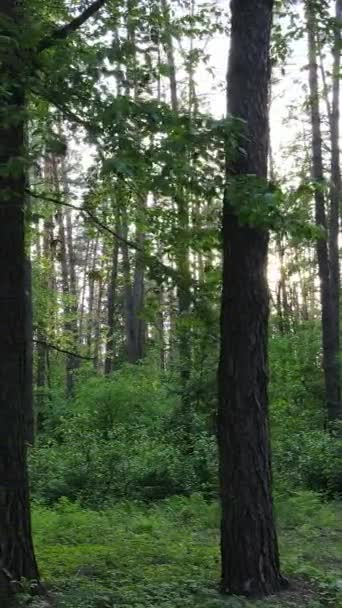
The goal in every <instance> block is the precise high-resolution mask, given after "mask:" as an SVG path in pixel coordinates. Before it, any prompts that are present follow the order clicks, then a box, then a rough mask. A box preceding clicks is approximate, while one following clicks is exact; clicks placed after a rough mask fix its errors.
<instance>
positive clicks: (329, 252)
mask: <svg viewBox="0 0 342 608" xmlns="http://www.w3.org/2000/svg"><path fill="white" fill-rule="evenodd" d="M316 10H317V5H316V3H315V2H313V1H312V0H307V2H306V19H307V32H308V55H309V88H310V111H311V132H312V165H311V173H312V179H313V180H314V182H315V215H316V224H317V225H318V226H320V227H321V228H322V229H323V230H324V235H322V237H321V238H319V239H318V240H317V261H318V274H319V279H320V295H321V318H322V340H323V369H324V378H325V394H326V403H327V414H328V419H329V420H330V422H333V421H335V420H336V419H337V418H339V417H340V416H341V414H342V409H341V378H340V364H339V259H338V231H339V208H338V207H339V200H338V198H339V195H338V179H337V183H336V184H335V183H334V185H333V188H332V198H331V210H330V226H329V225H328V220H327V213H326V200H325V194H324V189H323V185H324V164H323V141H322V127H321V122H322V121H321V112H320V98H319V79H318V65H317V57H318V48H317V21H316ZM335 103H336V93H334V104H335ZM334 112H335V121H334V123H335V124H336V108H335V110H334ZM337 126H338V121H337ZM335 129H336V127H335ZM335 129H334V130H333V131H332V143H333V149H332V159H333V162H332V168H333V172H334V176H332V179H333V180H334V182H336V169H335V165H336V162H338V159H339V157H338V155H336V141H335V139H336V137H335ZM337 150H338V142H337ZM329 228H330V230H329Z"/></svg>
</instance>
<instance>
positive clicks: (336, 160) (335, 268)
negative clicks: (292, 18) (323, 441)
mask: <svg viewBox="0 0 342 608" xmlns="http://www.w3.org/2000/svg"><path fill="white" fill-rule="evenodd" d="M341 25H342V0H336V23H335V40H334V52H333V95H332V112H331V118H330V136H331V187H330V222H329V254H330V287H331V300H332V311H333V313H332V323H333V331H334V335H335V349H336V363H335V365H336V375H337V378H336V384H337V388H336V393H337V394H336V398H337V401H336V404H335V406H334V408H332V409H331V408H330V416H329V417H330V419H331V421H334V419H335V418H336V419H342V401H341V371H340V370H341V367H340V361H339V354H340V260H339V231H340V204H341V194H342V188H341V185H342V184H341V166H340V78H341V75H340V70H341Z"/></svg>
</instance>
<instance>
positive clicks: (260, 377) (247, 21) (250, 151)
mask: <svg viewBox="0 0 342 608" xmlns="http://www.w3.org/2000/svg"><path fill="white" fill-rule="evenodd" d="M272 9H273V1H272V0H244V2H241V0H233V1H232V3H231V10H232V23H231V48H230V56H229V68H228V114H229V115H232V116H234V117H236V118H239V119H242V120H243V121H245V129H246V136H247V140H244V141H245V148H246V155H240V156H239V157H238V158H237V159H236V161H235V162H234V164H233V166H230V167H229V175H228V180H230V181H231V180H233V181H235V180H237V184H238V185H237V186H235V187H240V185H241V187H243V184H244V183H246V181H248V179H249V176H251V175H252V176H257V177H258V178H260V183H265V182H266V177H267V151H268V92H269V91H268V89H269V79H270V60H269V48H270V34H271V24H272ZM227 173H228V171H227ZM241 178H242V179H241ZM254 179H255V178H254ZM244 180H245V181H244ZM246 190H248V188H247V189H246ZM231 196H232V195H231V194H230V192H229V190H228V186H227V192H226V196H225V201H224V211H223V258H224V259H223V291H222V310H221V349H220V363H219V374H218V383H219V410H218V443H219V457H220V489H221V504H222V520H221V557H222V579H221V584H222V591H223V592H224V593H229V594H238V595H240V594H241V595H247V596H258V595H264V594H269V593H273V592H275V591H277V590H279V589H280V588H281V586H282V582H283V579H282V577H281V574H280V567H279V557H278V544H277V535H276V529H275V522H274V512H273V503H272V494H271V462H270V446H269V429H268V395H267V330H268V316H269V295H268V287H267V279H266V271H267V251H268V233H267V231H266V230H263V229H259V228H253V227H249V226H247V225H243V224H241V222H240V220H239V217H238V211H237V210H236V205H235V204H234V201H233V200H232V198H231Z"/></svg>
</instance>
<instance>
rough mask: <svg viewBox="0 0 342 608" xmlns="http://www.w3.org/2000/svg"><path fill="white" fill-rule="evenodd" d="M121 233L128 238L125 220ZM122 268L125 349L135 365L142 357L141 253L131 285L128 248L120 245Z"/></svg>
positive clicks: (142, 303) (139, 234)
mask: <svg viewBox="0 0 342 608" xmlns="http://www.w3.org/2000/svg"><path fill="white" fill-rule="evenodd" d="M122 232H123V236H124V238H125V239H126V238H127V236H128V226H127V218H126V217H123V219H122ZM143 239H144V236H143V234H142V233H141V232H140V231H139V232H138V242H139V244H140V246H143ZM121 250H122V266H123V275H124V302H125V327H126V349H127V359H128V361H129V363H137V361H139V360H140V359H142V357H143V356H144V346H145V344H144V342H145V340H144V338H145V335H144V332H145V322H144V320H143V319H142V318H141V314H142V312H143V305H144V262H143V261H142V260H141V258H140V256H141V253H140V252H139V251H137V254H136V259H135V271H134V278H133V285H132V277H131V274H132V273H131V262H130V259H129V252H128V246H127V244H126V243H124V242H123V243H122V245H121Z"/></svg>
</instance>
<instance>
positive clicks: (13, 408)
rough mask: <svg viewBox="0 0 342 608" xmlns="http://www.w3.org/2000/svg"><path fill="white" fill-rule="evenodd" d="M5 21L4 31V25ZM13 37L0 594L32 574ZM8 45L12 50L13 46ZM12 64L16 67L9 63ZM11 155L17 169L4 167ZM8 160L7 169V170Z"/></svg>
mask: <svg viewBox="0 0 342 608" xmlns="http://www.w3.org/2000/svg"><path fill="white" fill-rule="evenodd" d="M20 8H21V7H20V3H18V2H17V1H14V0H3V1H2V2H1V6H0V19H1V22H2V34H3V35H4V36H6V35H7V36H9V38H12V37H13V31H21V30H20V25H21V24H20V19H21V14H20V13H21V10H20ZM7 23H8V32H6V25H5V24H7ZM11 49H16V44H15V43H14V42H11V43H9V46H8V49H7V47H6V52H3V54H2V61H1V64H0V76H1V82H2V83H4V84H5V87H4V88H3V89H2V91H1V92H0V164H1V167H2V171H1V173H0V285H1V292H0V323H1V331H0V361H1V365H0V486H1V487H0V598H1V600H2V601H1V606H2V608H5V607H6V606H7V605H8V602H9V600H8V596H9V593H10V591H9V590H10V587H11V581H13V580H17V581H20V579H21V578H22V577H25V578H26V579H28V580H32V579H36V580H37V579H38V570H37V564H36V560H35V556H34V551H33V544H32V536H31V521H30V504H29V488H28V475H27V466H26V450H27V447H26V446H27V443H26V439H27V425H26V422H27V412H28V410H27V387H28V382H29V383H30V385H31V386H32V378H30V379H29V378H28V373H31V372H30V370H29V367H28V366H27V357H28V350H29V348H30V345H29V343H28V335H27V327H28V325H27V314H28V297H27V296H26V294H25V291H26V278H25V242H24V230H25V225H24V224H25V217H24V200H25V194H24V191H25V173H24V165H23V164H22V160H21V159H22V157H23V155H24V122H23V121H24V106H25V95H24V84H23V82H22V79H21V71H20V67H19V66H18V64H19V65H20V61H19V60H18V57H17V56H15V57H14V56H12V51H11ZM13 52H14V51H13ZM17 66H18V72H17V73H16V72H15V71H14V70H15V69H16V67H17ZM14 163H16V171H13V170H10V167H12V168H13V165H14ZM6 168H8V171H7V170H6Z"/></svg>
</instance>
